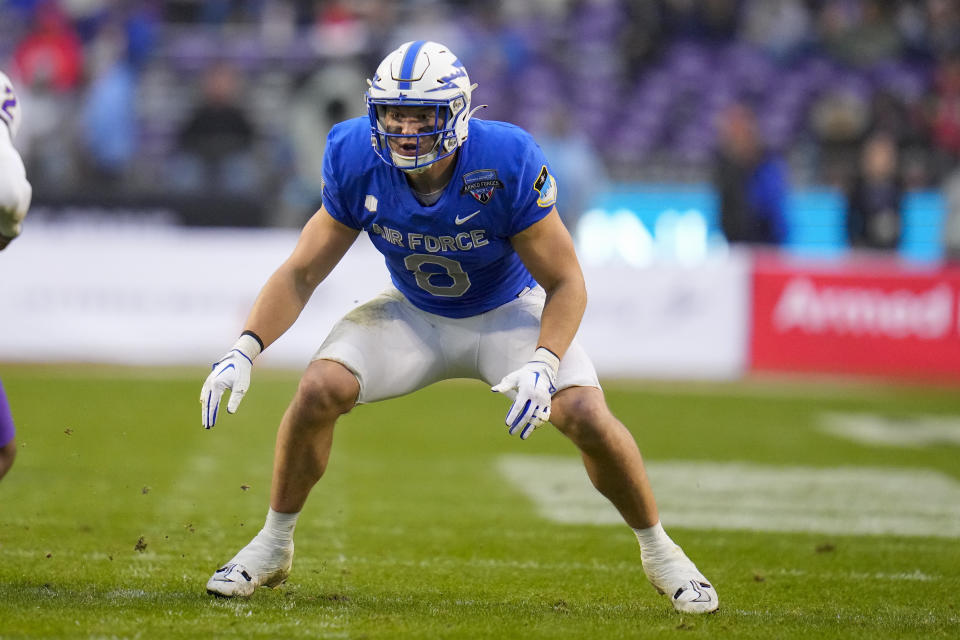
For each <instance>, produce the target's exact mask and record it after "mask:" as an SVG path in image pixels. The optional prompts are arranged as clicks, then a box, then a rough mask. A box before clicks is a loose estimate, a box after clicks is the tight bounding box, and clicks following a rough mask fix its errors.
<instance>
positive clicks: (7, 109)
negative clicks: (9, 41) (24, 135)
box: [0, 71, 20, 138]
mask: <svg viewBox="0 0 960 640" xmlns="http://www.w3.org/2000/svg"><path fill="white" fill-rule="evenodd" d="M0 120H2V121H3V122H5V123H6V124H7V127H8V128H9V129H10V137H11V138H14V137H15V136H16V135H17V130H18V129H20V102H19V101H18V100H17V94H16V93H14V92H13V84H12V83H11V82H10V78H8V77H7V76H5V75H4V73H3V71H0Z"/></svg>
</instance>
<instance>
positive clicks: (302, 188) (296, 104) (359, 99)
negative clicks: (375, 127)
mask: <svg viewBox="0 0 960 640" xmlns="http://www.w3.org/2000/svg"><path fill="white" fill-rule="evenodd" d="M367 75H369V72H368V71H367V70H366V69H365V68H364V67H363V66H362V65H360V64H357V63H355V62H353V61H350V60H344V61H336V60H332V61H330V62H329V63H326V64H324V65H323V66H321V67H320V69H319V70H318V71H317V72H316V73H314V74H313V75H311V76H310V77H309V78H307V80H306V82H305V83H304V84H303V86H302V87H301V88H300V89H299V90H298V91H297V92H296V94H295V95H294V96H293V100H292V102H291V105H290V118H289V126H290V129H289V140H290V145H291V151H292V153H293V164H294V175H293V177H292V178H291V179H290V180H289V181H288V182H287V184H286V185H285V186H284V189H283V194H282V202H281V206H280V209H279V211H278V213H277V217H276V218H275V219H274V221H273V222H274V224H275V225H277V226H284V227H300V226H301V225H302V224H303V223H304V222H306V221H307V219H308V218H309V217H310V216H311V215H313V213H314V212H315V211H316V210H317V209H319V208H320V204H321V201H322V192H321V189H322V187H323V180H322V168H323V154H324V151H325V150H326V146H327V134H328V133H330V128H331V127H333V125H335V124H336V123H338V122H341V121H343V120H347V119H348V118H355V117H357V116H362V115H365V114H366V106H365V104H364V100H363V94H364V91H366V88H367V83H366V82H365V80H364V79H365V78H366V77H367Z"/></svg>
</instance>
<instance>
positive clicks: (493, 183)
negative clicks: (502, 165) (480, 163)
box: [460, 169, 503, 204]
mask: <svg viewBox="0 0 960 640" xmlns="http://www.w3.org/2000/svg"><path fill="white" fill-rule="evenodd" d="M494 189H503V183H502V182H500V179H499V177H498V176H497V170H496V169H478V170H477V171H471V172H469V173H465V174H463V189H461V190H460V195H464V194H467V193H469V194H470V195H472V196H473V197H474V198H476V200H477V202H479V203H480V204H487V203H488V202H490V198H492V197H493V190H494Z"/></svg>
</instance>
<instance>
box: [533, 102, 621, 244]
mask: <svg viewBox="0 0 960 640" xmlns="http://www.w3.org/2000/svg"><path fill="white" fill-rule="evenodd" d="M534 135H535V137H536V138H537V141H538V142H539V144H540V148H541V149H543V154H544V155H545V156H546V158H547V161H548V162H549V163H550V170H551V172H552V173H553V175H554V177H555V178H556V179H557V211H558V212H559V213H560V217H561V218H562V219H563V222H564V224H565V225H566V226H567V229H569V230H570V232H571V233H573V232H574V231H576V228H577V222H578V221H579V219H580V216H582V215H583V214H584V213H585V212H586V211H587V209H588V208H589V207H590V206H591V204H592V203H593V200H594V198H595V197H596V195H597V194H598V193H600V192H602V191H603V190H604V189H605V188H606V187H607V182H608V178H607V170H606V167H605V166H604V164H603V161H602V160H601V159H600V156H599V155H598V154H597V152H596V150H595V149H594V148H593V145H592V144H591V143H590V141H589V140H588V139H587V137H586V136H585V135H583V133H582V132H580V131H579V130H578V129H577V122H576V120H575V118H574V116H573V115H571V113H570V112H569V111H568V110H567V109H565V108H564V107H559V106H558V107H557V108H555V109H554V111H553V112H552V113H551V114H550V117H549V120H548V127H547V129H546V130H545V131H537V132H534Z"/></svg>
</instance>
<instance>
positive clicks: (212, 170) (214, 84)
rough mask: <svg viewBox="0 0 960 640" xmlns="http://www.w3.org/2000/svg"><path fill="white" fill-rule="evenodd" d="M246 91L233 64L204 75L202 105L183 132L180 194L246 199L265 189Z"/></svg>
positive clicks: (175, 165)
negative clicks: (243, 99)
mask: <svg viewBox="0 0 960 640" xmlns="http://www.w3.org/2000/svg"><path fill="white" fill-rule="evenodd" d="M241 91H242V78H241V77H240V74H239V72H238V71H237V69H236V68H235V67H233V66H232V65H231V64H229V63H225V62H219V63H216V64H213V65H212V66H211V67H209V68H208V69H207V70H205V71H204V74H203V78H202V79H201V99H200V102H199V103H198V104H197V105H196V107H195V108H194V110H193V112H192V113H191V114H190V115H189V116H188V117H187V120H186V122H184V124H183V126H182V127H181V128H180V131H179V134H178V136H177V141H178V148H177V152H176V154H175V155H174V157H173V158H172V167H171V168H172V172H171V181H172V182H173V184H174V186H175V187H176V188H178V189H179V190H181V191H193V192H208V191H209V190H213V191H218V192H222V193H230V194H234V195H242V194H250V193H254V192H256V191H257V190H258V189H259V188H260V186H261V173H260V171H259V168H258V166H257V161H256V141H257V132H256V130H255V128H254V125H253V123H252V121H251V120H250V118H249V116H248V115H247V113H246V111H245V109H244V107H243V104H242V103H241V100H240V96H241Z"/></svg>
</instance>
